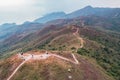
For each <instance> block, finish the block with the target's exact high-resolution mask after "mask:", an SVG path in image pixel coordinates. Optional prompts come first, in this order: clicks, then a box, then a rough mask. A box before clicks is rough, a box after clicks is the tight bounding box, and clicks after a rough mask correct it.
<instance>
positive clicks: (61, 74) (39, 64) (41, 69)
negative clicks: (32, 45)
mask: <svg viewBox="0 0 120 80" xmlns="http://www.w3.org/2000/svg"><path fill="white" fill-rule="evenodd" d="M30 53H31V52H30ZM32 53H33V52H32ZM35 53H37V54H39V53H38V52H35ZM54 53H55V52H54ZM62 54H63V55H65V54H66V56H69V55H70V54H67V53H66V52H65V53H61V55H62ZM76 55H77V54H76ZM77 59H78V60H79V62H80V64H79V65H75V64H72V63H69V62H66V61H63V60H61V59H57V58H52V57H51V58H49V59H47V60H43V61H37V60H36V61H29V62H27V63H25V64H24V65H23V66H22V67H21V68H20V69H19V71H18V72H17V73H16V74H15V76H14V77H13V78H12V80H68V76H69V75H71V76H72V78H73V79H74V80H86V79H88V80H114V79H113V78H111V77H109V76H108V75H106V72H105V70H103V69H102V68H101V67H100V66H99V65H97V63H96V62H95V61H94V60H93V59H90V58H87V57H83V56H80V55H77ZM6 61H7V60H6ZM6 61H4V62H1V63H0V65H3V64H6ZM18 62H21V61H14V64H17V63H18ZM84 62H85V63H84ZM9 63H10V64H9V67H8V66H7V65H4V67H6V68H2V67H1V66H0V70H1V69H3V71H1V72H0V74H2V75H3V76H4V77H1V76H0V79H2V80H4V79H5V78H6V77H5V76H6V75H4V74H3V73H4V70H7V74H9V73H11V72H10V70H11V68H12V65H13V64H12V58H10V59H9ZM16 66H17V65H16ZM14 68H15V67H14ZM14 68H13V69H14ZM68 69H71V72H68V71H67V70H68ZM5 73H6V72H5ZM7 77H8V75H7Z"/></svg>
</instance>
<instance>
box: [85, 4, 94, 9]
mask: <svg viewBox="0 0 120 80" xmlns="http://www.w3.org/2000/svg"><path fill="white" fill-rule="evenodd" d="M91 8H93V7H92V6H90V5H89V6H86V7H84V9H91Z"/></svg>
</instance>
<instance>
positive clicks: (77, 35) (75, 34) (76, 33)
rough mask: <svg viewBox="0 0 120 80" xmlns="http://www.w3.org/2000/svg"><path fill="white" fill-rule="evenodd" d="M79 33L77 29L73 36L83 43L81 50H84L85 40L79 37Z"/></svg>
mask: <svg viewBox="0 0 120 80" xmlns="http://www.w3.org/2000/svg"><path fill="white" fill-rule="evenodd" d="M78 31H79V28H76V32H74V33H73V35H74V36H75V37H76V38H77V39H79V40H80V42H81V46H80V48H83V46H84V40H83V38H81V37H80V36H79V33H78Z"/></svg>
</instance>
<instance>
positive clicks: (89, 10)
mask: <svg viewBox="0 0 120 80" xmlns="http://www.w3.org/2000/svg"><path fill="white" fill-rule="evenodd" d="M90 15H96V16H101V17H112V18H117V17H120V8H93V7H91V6H87V7H85V8H83V9H80V10H77V11H75V12H72V13H70V14H68V15H67V18H74V17H80V16H90Z"/></svg>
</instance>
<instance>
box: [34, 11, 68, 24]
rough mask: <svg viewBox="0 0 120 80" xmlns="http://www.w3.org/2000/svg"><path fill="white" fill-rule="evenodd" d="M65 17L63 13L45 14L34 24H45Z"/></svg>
mask: <svg viewBox="0 0 120 80" xmlns="http://www.w3.org/2000/svg"><path fill="white" fill-rule="evenodd" d="M65 15H66V14H65V13H64V12H54V13H50V14H47V15H45V16H43V17H41V18H38V19H36V20H35V21H34V22H38V23H46V22H48V21H51V20H55V19H60V18H63V17H64V16H65Z"/></svg>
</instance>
